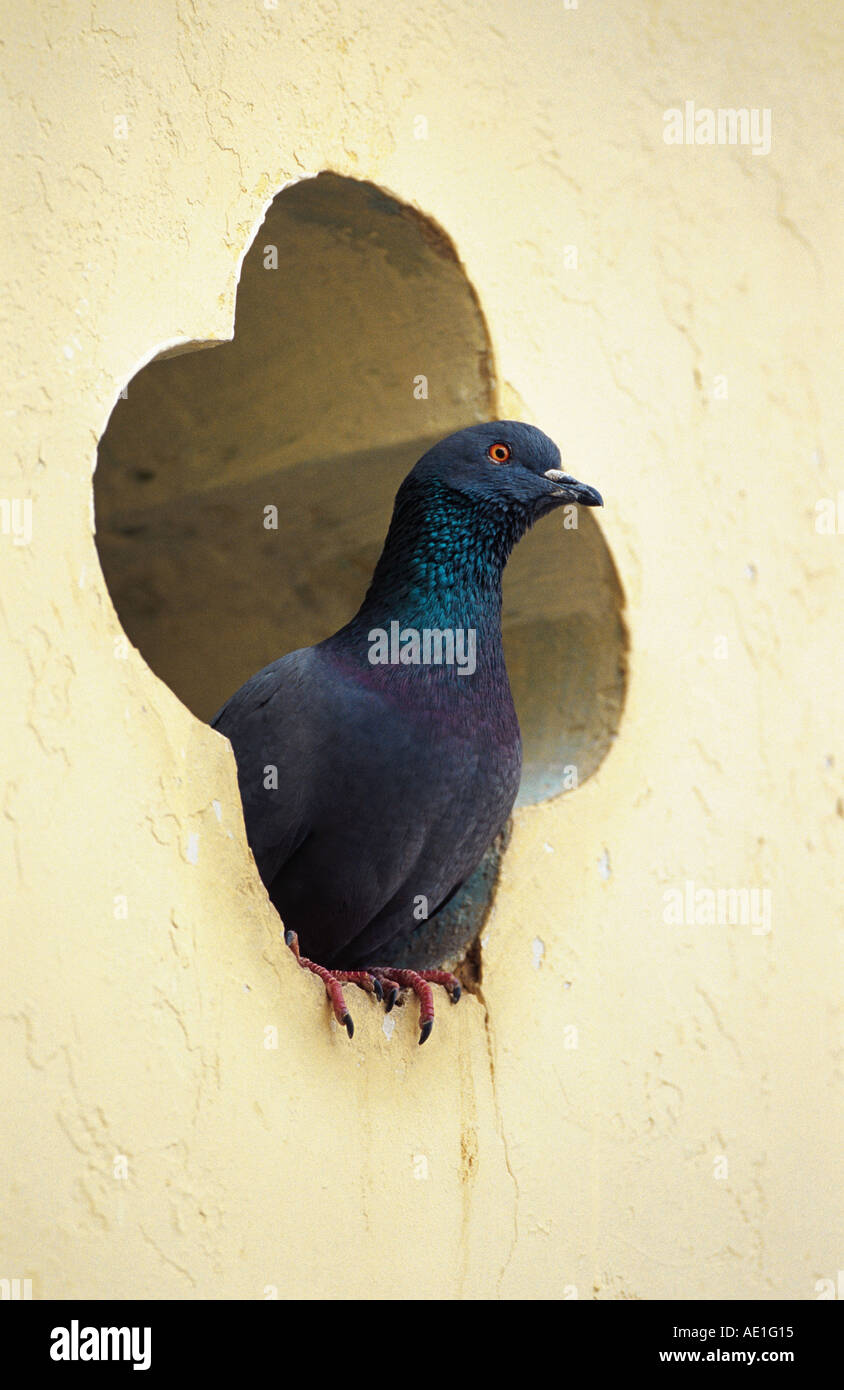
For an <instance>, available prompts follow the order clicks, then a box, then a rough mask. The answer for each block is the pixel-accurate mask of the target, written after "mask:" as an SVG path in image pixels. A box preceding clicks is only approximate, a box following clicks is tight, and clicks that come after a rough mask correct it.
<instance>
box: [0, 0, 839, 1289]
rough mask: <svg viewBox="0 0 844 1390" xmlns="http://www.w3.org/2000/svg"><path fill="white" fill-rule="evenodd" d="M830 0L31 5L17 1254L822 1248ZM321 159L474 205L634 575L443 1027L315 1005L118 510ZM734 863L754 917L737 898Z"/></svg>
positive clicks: (14, 592) (706, 1254)
mask: <svg viewBox="0 0 844 1390" xmlns="http://www.w3.org/2000/svg"><path fill="white" fill-rule="evenodd" d="M839 21H840V13H839V9H838V7H837V6H835V5H832V4H824V3H808V0H807V2H806V3H797V4H793V5H790V6H787V7H785V6H771V5H769V4H767V3H763V0H751V2H750V3H747V4H744V5H742V6H741V7H739V8H738V9H736V8H735V7H733V8H724V7H723V6H721V5H713V4H708V3H705V4H695V5H692V4H691V3H686V4H681V3H678V2H677V0H674V2H672V0H669V2H668V3H663V4H658V3H646V4H636V5H633V4H631V3H629V0H621V3H618V4H615V5H613V6H612V7H609V6H605V5H600V4H598V3H593V2H592V0H580V3H579V5H578V6H577V8H568V7H566V6H564V5H563V4H561V3H559V0H555V2H554V3H544V2H543V3H530V4H527V5H523V4H519V5H516V4H514V3H513V0H506V3H505V2H504V0H498V3H496V0H493V3H490V4H486V5H484V6H480V7H479V6H476V5H471V4H468V3H458V2H457V0H451V2H450V3H444V2H443V3H433V0H422V3H421V4H419V5H414V6H406V7H405V6H399V7H397V6H395V5H394V4H392V3H389V4H388V3H386V0H384V3H382V2H381V0H378V2H377V3H373V4H370V5H368V6H366V8H365V12H364V13H363V14H361V13H360V12H359V10H358V8H357V7H354V6H351V5H349V4H346V3H344V0H339V2H338V3H320V4H314V5H308V6H299V5H292V4H288V3H285V0H280V2H279V4H278V5H277V6H274V7H270V6H268V5H267V6H265V5H263V4H261V3H259V0H252V2H251V3H235V4H231V3H228V0H226V3H224V0H208V2H207V3H205V4H203V5H202V6H201V7H196V6H194V5H192V4H188V3H186V2H183V0H177V3H174V4H172V5H170V4H165V3H163V0H157V2H156V3H152V4H149V5H147V6H144V7H140V6H137V5H130V4H129V3H126V2H125V0H121V2H120V3H92V4H89V5H82V4H74V3H63V4H61V3H60V4H55V5H53V6H51V7H48V8H43V7H42V8H33V7H32V6H28V5H24V4H23V3H21V0H12V3H11V4H9V5H7V6H6V9H5V13H4V17H3V21H2V23H3V28H4V30H5V31H6V47H5V51H4V58H3V87H4V93H5V101H6V103H7V108H6V109H7V114H6V116H5V117H4V124H5V139H4V149H5V151H6V152H7V153H14V155H15V158H14V162H13V171H12V177H11V179H10V180H9V181H8V187H9V190H10V191H9V193H8V194H7V195H6V197H5V198H4V236H3V242H2V253H0V254H2V266H3V273H4V281H5V288H4V293H3V295H2V297H1V298H0V317H2V334H3V341H4V344H5V347H6V352H5V353H4V368H3V372H4V378H5V380H4V402H5V405H4V412H3V426H4V435H5V438H4V447H3V451H2V457H0V470H2V478H0V502H2V504H3V505H2V507H0V520H2V530H0V560H2V588H1V589H0V613H2V633H3V639H2V640H3V655H2V672H3V684H2V702H1V703H0V719H1V720H2V730H0V747H2V769H0V773H1V774H2V775H0V806H2V816H0V827H2V832H0V884H2V889H1V890H0V891H2V897H3V911H2V931H3V945H2V951H3V970H2V984H0V992H2V1004H0V1038H2V1053H0V1069H1V1070H2V1088H3V1095H4V1109H5V1123H4V1135H3V1141H2V1147H3V1153H2V1163H0V1185H2V1196H1V1197H0V1211H2V1217H0V1277H3V1278H15V1277H19V1278H31V1279H32V1281H33V1291H34V1293H35V1296H42V1297H43V1296H69V1295H73V1296H78V1295H91V1296H98V1297H103V1296H109V1295H115V1296H120V1297H129V1296H142V1295H143V1296H152V1297H197V1296H230V1297H249V1298H261V1297H265V1296H268V1294H271V1293H272V1292H273V1291H274V1290H275V1291H277V1293H278V1295H279V1296H282V1297H284V1296H294V1295H298V1296H302V1295H304V1296H308V1297H326V1296H327V1297H342V1296H356V1297H360V1296H363V1297H366V1296H373V1297H374V1296H383V1297H423V1298H424V1297H430V1298H434V1297H460V1296H463V1297H495V1296H500V1297H505V1298H511V1297H519V1296H521V1297H524V1296H527V1297H536V1296H545V1297H547V1296H552V1297H562V1296H569V1297H571V1296H574V1295H575V1294H576V1295H577V1296H578V1297H580V1298H590V1297H602V1298H648V1297H657V1296H668V1297H677V1298H681V1297H692V1296H703V1297H731V1296H740V1295H746V1296H751V1297H760V1298H765V1297H770V1296H775V1295H780V1296H786V1297H789V1298H797V1299H802V1298H813V1297H816V1296H817V1292H818V1281H821V1280H825V1279H834V1278H835V1275H836V1271H837V1270H838V1268H839V1266H840V1263H841V1250H842V1233H841V1229H840V1225H839V1224H838V1217H837V1212H838V1205H839V1203H838V1194H837V1180H838V1175H837V1164H836V1157H837V1153H838V1151H839V1147H840V1124H839V1113H840V1112H838V1111H837V1110H836V1109H835V1108H834V1107H835V1097H836V1092H835V1082H836V1072H835V1060H836V1057H837V1055H838V1054H837V1053H836V1036H835V1033H834V1013H835V1006H836V1003H837V1000H838V997H839V994H840V988H839V982H840V971H841V958H840V954H838V953H837V947H836V929H837V927H840V898H841V894H840V864H841V833H842V829H843V828H844V826H842V815H844V802H843V801H842V787H841V775H840V772H841V761H842V757H844V752H842V749H841V727H840V696H839V694H838V690H837V684H838V682H837V673H836V669H835V660H834V657H835V654H836V652H837V650H838V649H839V647H840V633H841V621H840V615H841V586H840V569H841V556H842V549H841V547H842V545H844V541H842V539H841V535H840V534H838V535H836V534H826V533H823V530H820V531H819V529H818V525H817V522H818V513H817V511H816V503H817V502H818V501H819V500H821V499H824V498H829V499H835V498H836V497H837V496H838V490H839V489H840V488H841V486H842V483H841V457H842V434H843V433H844V430H842V406H841V392H840V381H839V379H838V367H837V363H836V349H837V348H839V347H840V344H839V337H840V322H841V278H840V265H841V251H840V231H841V228H840V215H841V207H842V188H841V174H840V159H839V157H838V151H837V150H836V147H835V143H834V140H833V133H834V130H835V127H836V123H837V118H838V117H837V106H838V100H839V97H838V93H839V86H840V78H839V75H838V68H839V65H840V59H841V53H840V39H839V36H838V30H839V28H840V22H839ZM687 101H693V102H695V103H696V105H697V106H698V107H706V108H712V109H713V110H717V109H718V108H738V107H746V108H753V109H755V110H758V111H762V110H765V109H768V110H770V112H771V122H772V124H771V148H770V151H769V152H768V153H762V154H756V153H754V149H753V148H752V147H751V146H749V145H747V144H745V145H738V144H737V145H732V146H730V145H717V144H715V145H712V144H710V145H704V144H667V143H666V142H665V141H664V139H663V132H664V130H665V128H666V127H665V123H664V120H663V113H664V112H665V111H666V110H667V109H670V108H675V107H680V108H683V107H684V103H685V102H687ZM319 170H333V171H335V172H336V173H338V174H341V175H344V176H347V177H352V178H358V179H366V180H370V181H372V182H374V183H376V184H377V185H379V186H380V187H382V188H383V189H385V190H386V191H388V192H390V193H392V194H394V195H395V196H396V197H397V198H399V199H402V200H403V201H406V202H409V203H412V204H414V205H415V206H417V207H418V208H419V209H420V210H421V211H422V212H423V213H424V214H426V215H428V216H430V217H432V218H434V219H435V220H436V222H437V223H438V224H439V225H441V226H442V227H443V228H444V229H445V231H446V232H447V233H448V235H449V236H450V237H451V238H452V239H453V242H454V245H455V247H456V249H457V253H458V255H459V257H460V259H461V262H462V265H463V267H464V270H465V274H466V276H467V277H468V280H469V282H470V284H471V285H472V286H473V287H474V290H475V292H476V293H477V297H478V302H479V305H480V308H481V310H482V313H483V315H484V318H485V320H486V324H487V327H488V330H489V334H490V340H491V344H492V349H493V354H494V367H495V375H496V381H497V387H498V391H499V400H500V405H501V412H502V414H504V415H508V414H511V413H514V414H521V413H522V412H523V411H525V412H528V413H529V415H530V417H531V418H532V419H534V420H535V421H536V422H537V423H539V424H541V425H542V426H543V427H544V428H545V429H546V430H547V431H548V432H549V433H550V434H552V435H553V436H554V437H555V438H556V439H557V441H558V442H559V444H560V446H561V448H562V450H563V454H564V457H565V458H566V460H567V462H568V464H569V465H570V466H571V468H572V470H573V471H574V472H576V473H578V474H579V475H580V476H583V477H585V478H586V479H587V480H588V481H589V482H592V483H594V484H595V485H597V486H598V487H600V489H601V491H602V493H603V494H604V497H605V499H606V502H607V505H606V507H605V509H604V512H603V513H602V514H601V517H600V525H601V528H602V531H603V534H604V536H605V538H606V541H607V544H608V546H609V548H610V551H611V553H612V556H613V558H614V561H615V564H616V566H617V569H618V573H619V577H620V580H621V584H622V586H623V589H624V592H625V594H626V599H627V609H626V620H627V623H628V627H629V632H630V684H629V690H628V695H627V703H626V708H625V712H624V717H623V720H622V722H621V726H620V729H619V732H618V736H617V738H616V740H615V743H614V746H613V748H612V749H611V751H610V752H609V754H608V756H607V757H606V759H605V760H604V762H603V763H602V765H601V766H600V768H599V770H598V771H597V772H596V773H595V775H594V776H593V777H591V778H590V779H589V781H588V782H586V783H585V784H584V785H583V786H581V787H580V788H579V789H578V790H577V792H576V793H574V794H571V795H566V796H563V797H557V798H555V799H552V800H550V801H547V802H545V803H543V804H542V805H538V806H533V807H523V808H521V809H520V810H519V812H518V814H517V816H516V819H515V824H514V829H513V837H512V841H511V844H510V846H509V849H508V850H507V853H506V856H505V859H504V864H503V869H502V880H501V883H500V886H499V891H498V894H497V898H496V902H495V905H494V909H493V912H492V915H491V917H490V920H489V922H488V924H487V928H486V933H485V939H484V947H483V980H482V993H481V994H480V995H478V996H476V997H468V998H466V999H465V1000H464V1001H462V1002H461V1004H460V1005H459V1007H458V1008H455V1009H452V1008H446V1007H441V1008H440V1010H439V1015H438V1022H437V1026H436V1028H435V1030H434V1035H433V1037H432V1038H431V1040H430V1042H429V1043H428V1044H427V1046H426V1047H425V1048H424V1049H422V1050H420V1049H419V1048H417V1047H416V1032H415V1029H414V1028H413V1027H412V1020H411V1019H410V1018H409V1017H408V1010H405V1011H404V1012H403V1013H400V1014H399V1016H398V1018H397V1022H396V1025H395V1028H394V1030H393V1031H392V1033H391V1035H389V1036H388V1031H389V1030H385V1029H384V1026H383V1024H384V1019H383V1015H382V1014H381V1013H380V1012H379V1010H378V1009H377V1008H376V1007H375V1005H374V1004H373V1005H370V1004H369V1003H368V1001H365V1000H364V999H363V998H362V997H361V998H360V1000H358V999H357V998H356V999H355V1016H356V1022H357V1030H356V1033H355V1037H354V1041H353V1042H352V1043H350V1042H349V1041H348V1039H347V1038H346V1036H345V1034H343V1033H341V1032H340V1031H338V1030H337V1028H336V1027H335V1026H333V1025H329V1023H328V1021H327V1009H326V1007H325V1003H324V995H323V992H322V989H321V986H320V985H319V984H318V982H317V981H316V980H314V979H311V978H306V976H305V975H304V973H302V972H299V971H298V970H297V967H296V965H295V962H294V961H293V959H292V957H291V956H290V954H289V952H287V950H286V949H285V948H284V946H283V944H282V941H281V939H280V936H279V930H280V924H279V922H278V919H277V917H276V915H275V914H274V912H273V911H272V910H271V908H270V906H269V904H268V902H267V899H266V895H265V894H264V892H263V889H262V887H261V885H260V883H259V881H258V878H257V875H256V873H255V871H254V868H253V866H252V863H251V859H250V857H249V854H248V851H247V848H246V845H245V840H244V834H243V825H242V819H241V813H240V808H239V802H238V796H237V787H236V780H235V773H234V763H233V759H232V757H231V753H230V750H229V747H228V745H227V744H226V743H225V741H224V740H222V739H221V738H220V737H219V736H217V735H216V734H214V733H213V732H212V731H211V730H210V729H208V728H207V727H205V726H204V725H203V724H202V723H200V722H199V721H198V720H197V719H196V718H195V717H194V716H193V715H192V714H190V713H189V712H188V711H187V709H186V708H185V707H184V706H183V705H182V704H181V703H180V702H179V700H178V699H177V697H176V696H175V695H174V694H173V693H172V692H171V691H170V690H169V689H168V688H167V687H166V686H165V685H164V684H163V683H162V682H161V681H160V680H159V679H158V678H157V677H156V676H155V675H153V673H152V672H151V670H150V669H149V667H148V666H147V665H146V663H145V661H144V660H143V659H142V657H141V656H140V654H139V653H138V652H137V651H136V650H135V649H134V648H132V647H131V646H129V645H128V644H126V643H125V641H124V638H123V634H122V630H121V627H120V623H119V621H118V618H117V616H116V613H115V609H114V607H113V604H112V600H111V598H110V596H109V593H108V591H107V589H106V586H105V582H104V579H103V575H102V571H101V569H100V563H99V558H98V554H97V549H96V545H95V541H94V534H93V514H92V472H93V468H94V464H95V461H96V454H97V444H98V440H99V438H100V436H101V435H102V433H103V430H104V429H105V426H106V423H107V421H108V418H109V415H110V413H111V411H112V409H113V407H114V404H115V401H116V399H117V398H118V395H119V392H120V391H121V388H122V387H123V386H124V385H125V384H126V383H127V382H128V381H130V379H131V378H132V377H133V376H134V375H135V374H136V373H137V372H138V371H139V370H140V368H141V367H142V366H143V365H144V363H146V362H148V361H149V360H150V359H151V358H153V357H154V356H156V355H157V354H159V353H160V352H161V351H162V350H164V349H169V348H177V347H181V346H185V345H188V344H193V345H198V344H202V343H214V342H221V341H224V340H226V339H227V338H230V337H231V336H232V333H233V323H234V306H235V296H236V290H237V281H238V273H239V267H240V263H241V260H242V257H243V256H244V254H245V252H246V250H247V248H248V246H249V244H250V241H251V239H252V237H253V236H254V234H255V231H256V229H257V227H258V226H259V224H260V221H261V218H262V216H263V213H264V210H265V208H266V207H267V205H268V204H269V202H270V200H271V199H272V197H273V196H274V195H275V194H276V193H277V192H278V191H279V189H281V188H282V187H283V186H284V185H285V184H287V183H289V182H290V181H295V180H297V179H299V178H301V177H303V176H304V175H306V174H310V173H314V172H317V171H319ZM566 248H568V250H567V249H566ZM571 248H575V249H576V254H572V250H571ZM223 350H224V349H223ZM418 370H420V371H424V370H425V368H424V364H422V365H420V367H419V369H418ZM410 390H411V383H410V382H408V391H410ZM422 432H424V431H422ZM824 514H826V513H824ZM546 524H550V523H546ZM837 524H838V526H839V528H840V530H842V531H844V516H840V517H839V518H838V522H837ZM689 883H690V884H692V888H691V890H690V892H689V890H688V889H687V887H686V885H687V884H689ZM718 890H722V891H726V890H733V894H734V901H733V903H732V906H733V907H735V906H736V905H737V904H738V902H739V892H740V890H747V893H748V895H749V894H750V890H754V891H755V893H756V895H757V896H756V897H755V898H753V902H754V903H756V904H757V905H758V906H760V907H764V911H762V910H760V912H759V914H758V919H757V921H756V922H755V923H754V922H751V921H746V922H744V923H742V922H741V921H728V922H723V923H721V924H719V923H718V922H717V921H716V922H714V923H712V922H710V921H709V920H708V899H707V896H706V894H707V892H712V893H716V892H717V891H718ZM763 893H764V894H767V896H764V897H763ZM666 895H667V896H666ZM672 895H674V896H672ZM695 895H697V896H695ZM764 905H767V907H765V906H764ZM768 914H769V915H768ZM734 915H735V914H734ZM273 1030H275V1031H273ZM275 1042H277V1046H273V1045H272V1044H273V1043H275Z"/></svg>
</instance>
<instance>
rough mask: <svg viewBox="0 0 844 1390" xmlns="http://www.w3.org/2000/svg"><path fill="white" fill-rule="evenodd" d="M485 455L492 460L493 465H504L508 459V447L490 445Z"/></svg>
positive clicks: (505, 445)
mask: <svg viewBox="0 0 844 1390" xmlns="http://www.w3.org/2000/svg"><path fill="white" fill-rule="evenodd" d="M487 455H488V457H489V458H491V459H492V461H493V463H506V462H507V460H508V458H509V457H510V445H509V444H490V446H489V448H488V449H487Z"/></svg>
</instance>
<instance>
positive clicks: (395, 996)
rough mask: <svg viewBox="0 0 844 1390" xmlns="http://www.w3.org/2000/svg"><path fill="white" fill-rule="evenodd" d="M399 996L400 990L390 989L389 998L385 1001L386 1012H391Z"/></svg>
mask: <svg viewBox="0 0 844 1390" xmlns="http://www.w3.org/2000/svg"><path fill="white" fill-rule="evenodd" d="M398 997H399V992H398V990H397V989H391V990H390V995H389V998H388V999H387V1000H386V1001H385V1004H384V1012H385V1013H389V1012H390V1010H391V1008H392V1007H393V1005H394V1004H395V1002H396V1000H397V999H398Z"/></svg>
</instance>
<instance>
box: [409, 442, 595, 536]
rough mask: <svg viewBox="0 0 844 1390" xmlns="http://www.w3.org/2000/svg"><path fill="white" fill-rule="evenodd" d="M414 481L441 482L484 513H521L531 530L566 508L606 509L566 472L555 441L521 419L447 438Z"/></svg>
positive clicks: (425, 460)
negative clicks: (571, 505)
mask: <svg viewBox="0 0 844 1390" xmlns="http://www.w3.org/2000/svg"><path fill="white" fill-rule="evenodd" d="M410 478H412V479H414V480H415V481H416V482H417V483H423V484H424V483H426V482H431V483H433V482H436V483H438V484H439V485H440V486H441V487H445V488H447V489H449V490H451V491H454V492H457V493H461V494H462V495H463V496H464V497H467V498H470V499H472V500H474V501H475V502H477V504H478V506H479V508H480V509H481V510H484V511H499V512H500V511H508V510H512V511H513V512H515V513H517V514H518V515H519V516H520V518H521V519H522V520H523V523H524V525H525V526H530V525H531V524H532V523H533V522H534V521H536V520H537V519H538V518H539V517H541V516H544V515H545V514H546V512H550V511H552V510H553V509H554V508H555V507H559V506H561V505H563V504H564V503H572V502H577V503H579V504H580V505H581V506H583V507H602V506H603V505H604V503H603V499H602V497H601V494H600V493H599V492H597V491H596V490H595V488H593V487H587V485H586V484H585V483H580V482H578V481H577V479H576V478H573V477H572V476H571V474H570V473H567V472H566V471H565V469H564V468H563V467H562V464H561V460H560V451H559V449H558V448H557V446H556V444H555V443H554V441H553V440H552V439H549V438H548V436H547V434H543V432H542V430H538V429H536V428H535V427H534V426H533V425H526V424H523V423H522V422H521V421H519V420H492V421H490V422H488V423H486V424H481V425H471V426H470V427H469V428H468V429H465V430H460V431H458V433H457V434H451V435H449V436H448V437H447V438H446V439H441V440H440V442H439V443H438V444H435V445H434V447H433V448H432V449H429V450H428V452H427V454H424V455H423V456H422V458H421V459H420V460H419V462H418V463H417V464H416V467H415V468H414V469H413V472H412V473H411V474H410Z"/></svg>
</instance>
